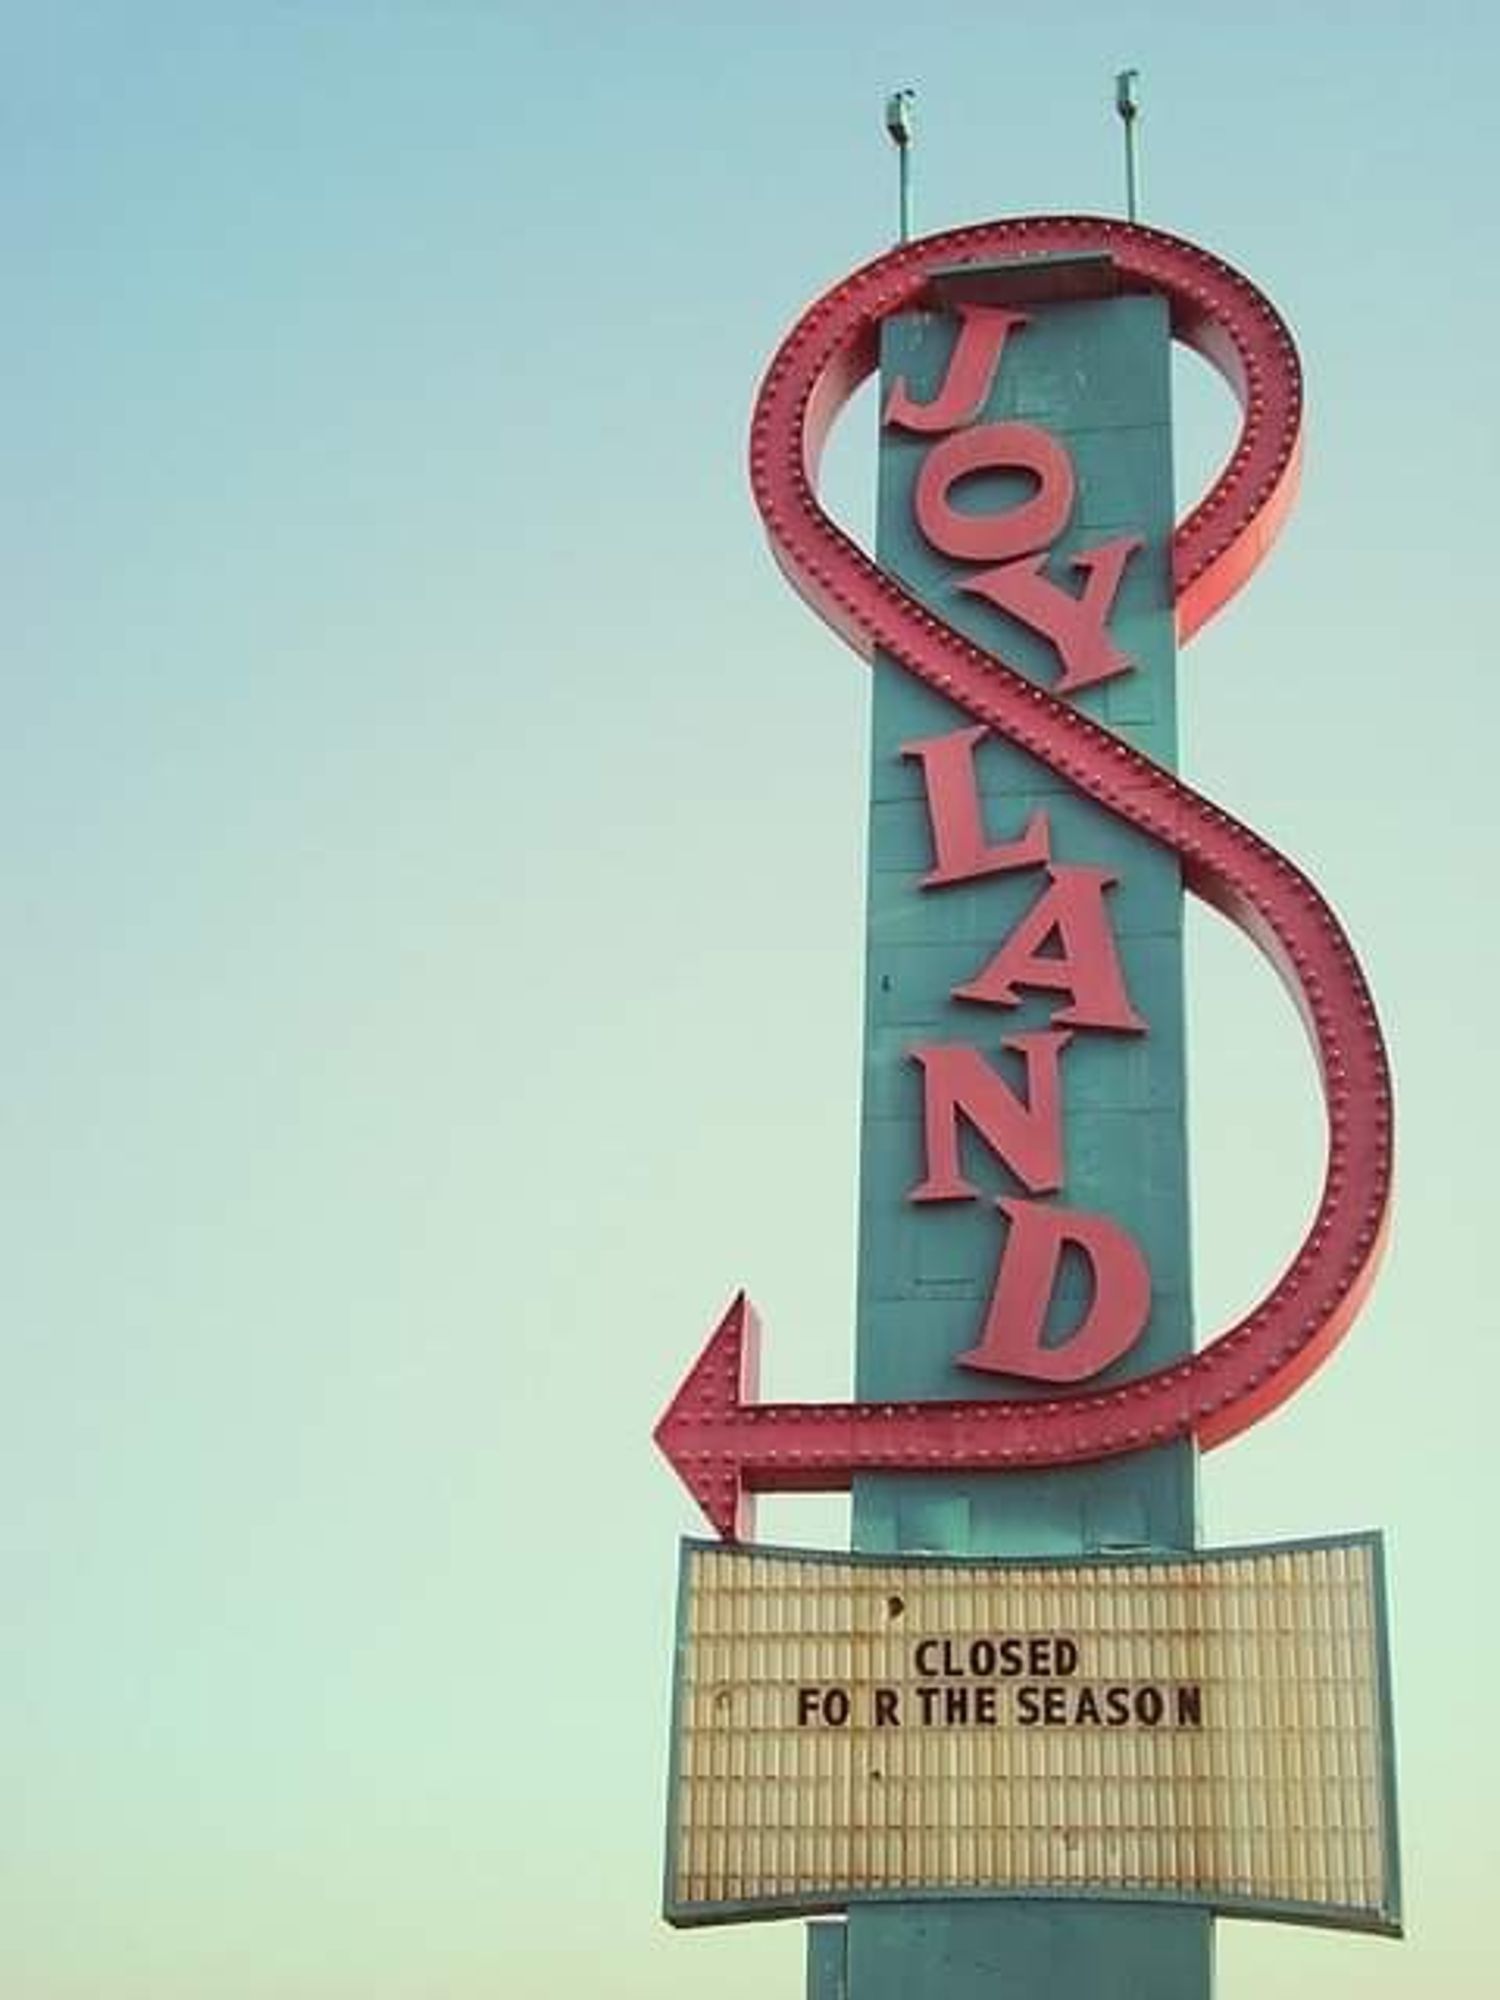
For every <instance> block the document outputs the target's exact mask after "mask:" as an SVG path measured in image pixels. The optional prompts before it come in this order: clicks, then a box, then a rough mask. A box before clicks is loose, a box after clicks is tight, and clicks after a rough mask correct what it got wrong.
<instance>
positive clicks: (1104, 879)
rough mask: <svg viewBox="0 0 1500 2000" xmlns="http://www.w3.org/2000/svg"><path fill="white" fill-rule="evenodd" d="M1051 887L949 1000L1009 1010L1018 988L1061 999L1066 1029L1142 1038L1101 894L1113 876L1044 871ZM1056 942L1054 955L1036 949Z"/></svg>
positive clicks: (1059, 1017) (1099, 871)
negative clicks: (1065, 1002)
mask: <svg viewBox="0 0 1500 2000" xmlns="http://www.w3.org/2000/svg"><path fill="white" fill-rule="evenodd" d="M1047 872H1048V874H1049V875H1050V876H1051V877H1052V880H1051V881H1050V882H1049V883H1048V885H1047V887H1046V888H1045V889H1044V890H1043V891H1042V893H1041V895H1040V896H1039V897H1038V898H1037V900H1036V901H1035V902H1034V903H1033V904H1032V906H1031V908H1030V909H1029V910H1028V911H1027V912H1026V914H1025V916H1024V917H1022V919H1021V921H1020V922H1019V923H1018V924H1017V925H1016V927H1015V929H1014V930H1013V931H1012V932H1011V934H1010V936H1009V937H1008V938H1007V939H1006V940H1005V942H1004V944H1002V945H1001V947H1000V949H999V950H998V951H997V952H996V953H995V956H994V957H993V958H992V959H991V960H990V962H989V964H988V965H987V966H986V967H985V968H984V970H983V971H982V972H981V973H979V974H978V976H977V977H976V978H974V979H971V980H970V981H969V983H968V985H967V986H956V987H955V988H954V989H953V997H954V999H955V1000H982V1001H983V1002H984V1003H985V1005H986V1006H988V1007H1014V1006H1015V1004H1016V988H1017V987H1018V986H1040V987H1042V988H1044V989H1045V990H1046V991H1048V992H1051V993H1066V994H1068V995H1070V996H1071V1000H1072V1005H1071V1006H1068V1007H1064V1008H1063V1009H1062V1010H1061V1011H1060V1012H1059V1013H1056V1014H1054V1015H1053V1017H1052V1018H1053V1020H1054V1021H1061V1022H1063V1023H1065V1024H1066V1026H1068V1027H1070V1028H1115V1029H1119V1030H1121V1031H1122V1032H1124V1033H1128V1034H1144V1033H1145V1030H1146V1024H1145V1022H1144V1021H1143V1020H1142V1019H1141V1017H1140V1015H1139V1014H1137V1012H1136V1011H1135V1009H1134V1007H1132V1006H1131V1004H1130V995H1129V994H1128V993H1127V992H1126V991H1125V974H1124V971H1123V970H1122V968H1121V965H1120V954H1119V952H1118V950H1117V949H1116V947H1115V934H1114V932H1113V931H1112V930H1111V929H1110V926H1109V913H1108V911H1107V910H1106V909H1105V907H1104V892H1105V890H1106V889H1107V888H1108V887H1109V885H1110V883H1111V882H1113V881H1114V880H1115V877H1114V876H1113V875H1111V874H1110V873H1109V871H1108V870H1107V869H1105V868H1072V867H1068V866H1065V865H1063V864H1061V863H1058V864H1056V865H1054V866H1053V867H1051V868H1049V869H1048V871H1047ZM1054 938H1055V939H1056V941H1057V947H1058V948H1057V950H1056V951H1045V952H1044V951H1043V950H1042V946H1043V945H1045V944H1047V943H1049V941H1050V940H1052V939H1054Z"/></svg>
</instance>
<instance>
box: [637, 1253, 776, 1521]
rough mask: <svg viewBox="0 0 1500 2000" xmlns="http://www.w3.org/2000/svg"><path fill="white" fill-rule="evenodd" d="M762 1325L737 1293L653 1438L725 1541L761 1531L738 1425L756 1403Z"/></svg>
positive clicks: (685, 1377) (739, 1293)
mask: <svg viewBox="0 0 1500 2000" xmlns="http://www.w3.org/2000/svg"><path fill="white" fill-rule="evenodd" d="M759 1377H760V1318H759V1315H758V1314H757V1313H756V1310H755V1308H754V1306H753V1305H751V1303H750V1301H749V1299H748V1298H747V1297H746V1296H745V1294H744V1293H743V1292H736V1293H735V1295H734V1297H733V1298H732V1299H731V1300H730V1302H729V1308H728V1310H727V1311H726V1312H725V1314H724V1317H723V1318H722V1319H721V1320H720V1321H719V1324H718V1325H717V1326H716V1327H715V1328H714V1330H713V1332H712V1333H711V1334H710V1335H709V1337H708V1343H707V1345H706V1346H705V1347H704V1349H703V1352H702V1353H701V1354H700V1355H699V1356H698V1359H697V1360H696V1361H695V1362H694V1363H693V1365H692V1367H691V1368H690V1369H689V1370H688V1372H687V1374H686V1375H685V1376H684V1377H683V1380H682V1384H681V1387H680V1388H679V1389H678V1391H677V1393H676V1395H675V1396H674V1397H673V1398H672V1400H671V1402H670V1403H668V1405H667V1407H666V1409H665V1411H664V1412H663V1413H662V1417H661V1421H660V1422H659V1423H658V1424H657V1426H656V1429H655V1431H654V1432H653V1433H652V1435H653V1436H654V1437H655V1439H656V1442H657V1444H658V1445H659V1446H660V1448H661V1451H662V1454H663V1456H664V1457H665V1458H666V1460H667V1463H668V1464H669V1465H670V1466H671V1468H672V1470H673V1471H674V1472H675V1473H676V1474H677V1477H678V1478H679V1479H680V1480H681V1481H682V1483H683V1485H684V1486H686V1488H687V1489H688V1491H689V1493H691V1494H692V1496H693V1498H694V1499H695V1500H696V1501H697V1503H698V1505H699V1506H700V1507H701V1508H702V1509H703V1512H704V1513H705V1514H706V1515H707V1516H708V1519H709V1521H710V1522H711V1523H712V1525H713V1529H714V1532H715V1534H717V1535H719V1536H720V1537H721V1538H722V1539H723V1540H724V1541H729V1542H746V1541H749V1540H750V1539H751V1538H752V1537H753V1535H754V1532H755V1516H754V1505H755V1503H754V1499H753V1497H752V1496H751V1495H750V1494H749V1493H748V1492H747V1491H746V1490H745V1487H744V1484H743V1481H742V1480H741V1477H740V1456H739V1449H738V1441H737V1422H736V1420H737V1419H738V1417H739V1414H740V1412H741V1410H742V1409H743V1407H744V1405H745V1404H746V1403H753V1402H754V1401H755V1399H756V1393H757V1385H758V1382H759Z"/></svg>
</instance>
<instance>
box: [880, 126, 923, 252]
mask: <svg viewBox="0 0 1500 2000" xmlns="http://www.w3.org/2000/svg"><path fill="white" fill-rule="evenodd" d="M916 101H917V93H916V92H915V91H914V90H893V91H892V92H891V94H890V96H889V97H888V98H887V99H886V100H885V129H886V131H887V132H889V133H890V135H891V139H892V141H893V142H894V144H895V148H896V159H897V163H898V169H899V172H900V176H901V230H900V234H899V236H898V237H897V239H896V240H897V242H899V243H910V241H911V142H912V122H911V108H912V106H913V105H914V104H915V103H916Z"/></svg>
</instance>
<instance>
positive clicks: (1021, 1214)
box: [958, 1201, 1151, 1382]
mask: <svg viewBox="0 0 1500 2000" xmlns="http://www.w3.org/2000/svg"><path fill="white" fill-rule="evenodd" d="M999 1207H1000V1210H1001V1212H1002V1214H1004V1215H1005V1216H1007V1217H1008V1218H1009V1221H1010V1231H1009V1233H1008V1235H1007V1236H1006V1239H1005V1248H1004V1250H1003V1251H1002V1252H1001V1255H1000V1275H999V1276H998V1277H997V1278H996V1280H995V1291H994V1296H993V1297H992V1298H991V1300H990V1307H989V1312H988V1313H987V1314H986V1316H985V1322H984V1333H983V1336H982V1338H981V1339H980V1342H979V1345H978V1346H977V1347H971V1348H970V1349H969V1351H968V1353H967V1354H961V1355H959V1357H958V1360H959V1365H960V1366H961V1367H963V1368H979V1369H983V1370H985V1371H986V1372H987V1373H991V1374H996V1375H1024V1376H1025V1377H1026V1378H1027V1379H1028V1380H1029V1381H1032V1382H1086V1381H1087V1380H1088V1379H1089V1377H1090V1376H1092V1375H1098V1374H1100V1373H1101V1372H1102V1371H1103V1370H1104V1369H1106V1368H1108V1367H1109V1365H1110V1363H1111V1362H1112V1361H1118V1360H1119V1358H1120V1356H1121V1355H1122V1354H1124V1353H1126V1352H1127V1350H1128V1349H1130V1348H1132V1347H1133V1346H1134V1345H1135V1343H1136V1341H1137V1340H1139V1338H1140V1336H1141V1331H1142V1329H1143V1328H1144V1326H1145V1324H1146V1320H1147V1317H1148V1315H1149V1314H1150V1311H1151V1273H1150V1271H1149V1270H1148V1269H1147V1268H1146V1260H1145V1258H1144V1257H1143V1256H1142V1255H1141V1251H1140V1246H1139V1245H1138V1244H1137V1243H1136V1241H1135V1239H1134V1238H1133V1237H1131V1236H1127V1235H1126V1233H1125V1231H1124V1230H1123V1229H1122V1228H1121V1227H1120V1225H1119V1223H1118V1222H1114V1221H1112V1220H1111V1219H1110V1217H1109V1216H1107V1215H1082V1214H1080V1213H1079V1212H1078V1211H1077V1210H1076V1209H1066V1208H1046V1207H1043V1206H1042V1204H1041V1203H1039V1202H1034V1201H1002V1202H1001V1203H1000V1204H999ZM1069 1243H1071V1244H1072V1245H1073V1247H1074V1248H1075V1249H1077V1250H1081V1251H1082V1252H1083V1254H1084V1256H1085V1257H1086V1258H1087V1259H1088V1262H1089V1268H1090V1270H1091V1271H1092V1273H1093V1279H1094V1296H1093V1298H1092V1299H1091V1300H1090V1302H1089V1308H1088V1311H1087V1312H1086V1313H1085V1314H1084V1316H1083V1318H1082V1319H1081V1320H1080V1321H1079V1323H1078V1325H1077V1326H1076V1327H1075V1328H1074V1329H1073V1331H1072V1332H1071V1333H1070V1334H1068V1335H1067V1336H1066V1338H1064V1339H1062V1340H1060V1341H1058V1342H1057V1343H1056V1345H1055V1346H1051V1347H1044V1346H1043V1345H1042V1328H1043V1325H1044V1324H1045V1321H1046V1318H1047V1306H1048V1304H1049V1302H1050V1300H1051V1298H1052V1291H1053V1287H1054V1286H1055V1284H1056V1282H1057V1267H1058V1264H1059V1263H1060V1262H1061V1259H1062V1253H1063V1246H1064V1245H1065V1244H1069Z"/></svg>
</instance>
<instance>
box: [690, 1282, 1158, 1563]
mask: <svg viewBox="0 0 1500 2000" xmlns="http://www.w3.org/2000/svg"><path fill="white" fill-rule="evenodd" d="M759 1364H760V1319H759V1317H758V1315H757V1313H756V1310H755V1308H754V1306H753V1305H751V1303H750V1301H749V1299H747V1298H746V1296H745V1294H744V1293H743V1292H739V1293H737V1294H736V1296H735V1297H734V1298H733V1299H732V1300H731V1301H730V1305H729V1310H728V1311H727V1312H726V1313H725V1315H724V1317H723V1318H722V1319H721V1320H720V1321H719V1324H718V1326H717V1327H716V1328H715V1329H714V1331H713V1333H712V1334H711V1335H710V1337H709V1341H708V1345H707V1346H706V1347H705V1348H704V1350H703V1352H702V1353H701V1354H700V1355H699V1356H698V1359H697V1360H696V1361H695V1362H694V1363H693V1365H692V1367H691V1368H690V1369H689V1370H688V1373H687V1375H686V1377H685V1378H684V1380H683V1383H682V1386H681V1388H680V1389H679V1390H678V1391H677V1394H676V1395H675V1396H674V1397H673V1398H672V1400H671V1402H670V1403H669V1404H668V1405H667V1408H666V1411H665V1413H664V1414H663V1416H662V1419H661V1421H660V1423H658V1425H657V1426H656V1430H655V1433H654V1435H655V1438H656V1442H657V1443H658V1444H659V1445H660V1446H661V1449H662V1451H663V1452H664V1453H665V1455H666V1457H667V1460H668V1462H669V1463H670V1465H671V1466H672V1468H673V1470H674V1471H675V1472H676V1474H677V1476H678V1478H679V1479H680V1480H681V1481H682V1483H683V1485H684V1486H686V1487H687V1489H688V1491H689V1492H690V1493H691V1494H692V1496H693V1498H694V1499H695V1500H696V1501H697V1502H698V1505H699V1506H700V1507H701V1508H702V1509H703V1511H704V1513H705V1514H706V1515H707V1516H708V1518H709V1520H710V1521H711V1522H712V1524H713V1526H714V1529H715V1531H716V1532H717V1533H718V1534H719V1535H721V1536H722V1537H723V1538H724V1539H725V1540H726V1541H749V1540H750V1539H751V1537H752V1535H753V1533H754V1527H753V1504H754V1503H753V1499H752V1496H753V1495H754V1494H756V1493H831V1492H836V1491H838V1490H840V1489H842V1488H844V1487H846V1486H848V1485H849V1484H850V1482H851V1481H852V1479H853V1477H854V1475H855V1473H856V1472H957V1471H986V1472H1003V1471H1010V1470H1013V1469H1015V1468H1016V1467H1017V1466H1021V1465H1039V1464H1048V1463H1053V1464H1056V1463H1060V1462H1063V1461H1065V1460H1066V1459H1067V1458H1068V1457H1069V1456H1070V1452H1071V1449H1072V1448H1073V1447H1074V1445H1075V1442H1076V1440H1075V1437H1074V1425H1075V1422H1076V1418H1077V1415H1078V1413H1079V1409H1080V1404H1082V1406H1083V1407H1085V1408H1087V1407H1088V1406H1090V1405H1093V1404H1097V1403H1098V1402H1100V1401H1102V1400H1106V1399H1104V1398H1099V1397H1088V1398H1083V1399H1079V1398H1058V1399H1050V1398H1049V1399H1047V1400H1045V1401H1040V1400H1039V1401H1036V1402H1016V1401H1013V1400H1006V1401H990V1402H968V1401H966V1402H951V1403H949V1402H942V1403H758V1402H756V1401H755V1396H756V1388H757V1383H758V1380H759V1372H760V1369H759ZM1129 1394H1130V1391H1129V1390H1128V1389H1126V1390H1116V1391H1115V1392H1114V1396H1115V1397H1118V1398H1120V1399H1121V1400H1122V1401H1123V1399H1124V1398H1126V1397H1127V1396H1128V1395H1129ZM1070 1405H1071V1407H1070ZM1165 1428H1166V1427H1165V1426H1163V1427H1162V1430H1163V1432H1164V1431H1165ZM1154 1442H1156V1433H1155V1432H1154V1431H1147V1430H1146V1429H1143V1428H1141V1427H1139V1426H1138V1425H1128V1424H1127V1425H1122V1427H1121V1429H1120V1433H1119V1438H1118V1442H1116V1443H1114V1444H1112V1445H1111V1446H1109V1447H1107V1450H1114V1451H1130V1450H1137V1449H1139V1448H1140V1446H1142V1445H1143V1444H1150V1443H1154ZM1095 1455H1097V1456H1105V1455H1107V1453H1106V1452H1098V1453H1096V1454H1095Z"/></svg>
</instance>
